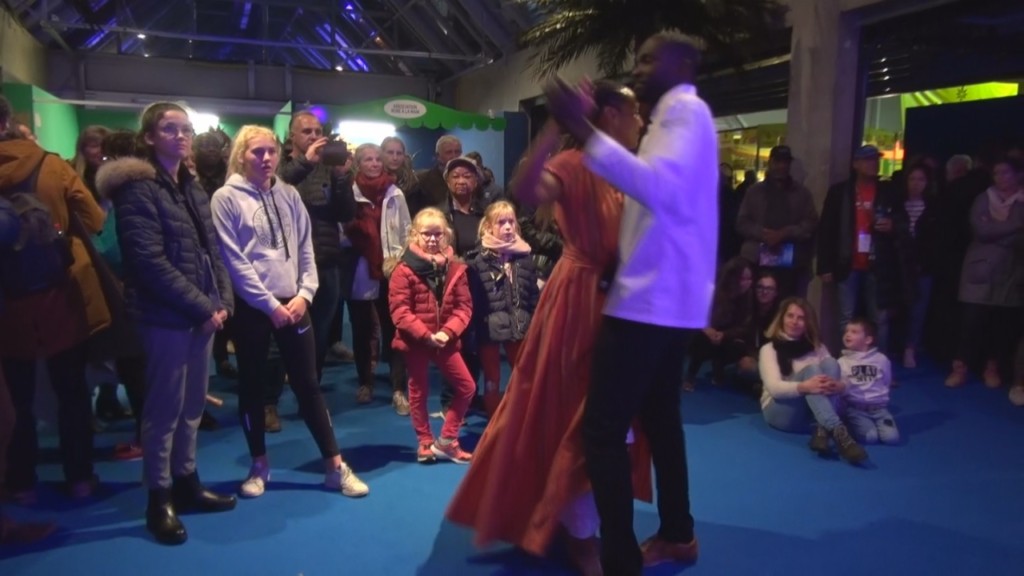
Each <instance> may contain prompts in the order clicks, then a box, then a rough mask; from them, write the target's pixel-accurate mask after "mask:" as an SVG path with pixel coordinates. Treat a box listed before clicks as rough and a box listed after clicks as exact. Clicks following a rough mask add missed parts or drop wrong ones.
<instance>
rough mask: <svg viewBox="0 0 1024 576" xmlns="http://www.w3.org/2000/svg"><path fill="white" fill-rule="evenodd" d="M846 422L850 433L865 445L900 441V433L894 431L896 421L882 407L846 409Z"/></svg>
mask: <svg viewBox="0 0 1024 576" xmlns="http://www.w3.org/2000/svg"><path fill="white" fill-rule="evenodd" d="M846 421H847V422H849V423H850V431H851V432H853V435H854V437H855V438H857V439H858V440H860V441H862V442H864V443H865V444H874V443H876V442H879V441H881V442H882V444H895V443H897V442H899V441H900V431H899V430H897V429H896V421H895V420H893V417H892V414H891V413H890V412H889V410H888V409H887V408H885V407H884V406H879V407H874V408H869V407H864V408H854V407H848V408H847V409H846Z"/></svg>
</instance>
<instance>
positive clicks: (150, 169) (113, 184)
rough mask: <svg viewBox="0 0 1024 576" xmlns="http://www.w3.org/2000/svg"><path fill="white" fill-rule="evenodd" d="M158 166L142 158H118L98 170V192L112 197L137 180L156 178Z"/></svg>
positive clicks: (100, 194)
mask: <svg viewBox="0 0 1024 576" xmlns="http://www.w3.org/2000/svg"><path fill="white" fill-rule="evenodd" d="M155 179H156V167H154V166H153V164H151V163H150V162H148V161H146V160H143V159H142V158H118V159H117V160H113V161H111V162H107V163H105V164H103V165H102V166H100V167H99V170H97V171H96V193H97V194H99V196H100V198H110V197H111V196H112V195H113V194H114V193H116V192H117V191H118V190H119V189H120V188H121V187H122V186H124V185H125V184H127V183H128V182H134V181H136V180H155Z"/></svg>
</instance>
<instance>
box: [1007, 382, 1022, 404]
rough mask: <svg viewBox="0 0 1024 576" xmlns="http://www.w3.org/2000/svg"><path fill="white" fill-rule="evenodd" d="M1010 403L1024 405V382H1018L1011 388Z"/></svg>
mask: <svg viewBox="0 0 1024 576" xmlns="http://www.w3.org/2000/svg"><path fill="white" fill-rule="evenodd" d="M1010 404H1013V405H1014V406H1024V384H1018V385H1016V386H1013V387H1011V388H1010Z"/></svg>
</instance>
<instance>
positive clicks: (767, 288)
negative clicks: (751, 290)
mask: <svg viewBox="0 0 1024 576" xmlns="http://www.w3.org/2000/svg"><path fill="white" fill-rule="evenodd" d="M775 290H777V288H775V286H762V285H760V284H758V285H757V291H758V292H775Z"/></svg>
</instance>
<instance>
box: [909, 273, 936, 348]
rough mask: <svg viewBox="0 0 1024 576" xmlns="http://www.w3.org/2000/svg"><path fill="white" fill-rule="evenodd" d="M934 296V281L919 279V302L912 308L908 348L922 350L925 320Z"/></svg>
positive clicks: (927, 277)
mask: <svg viewBox="0 0 1024 576" xmlns="http://www.w3.org/2000/svg"><path fill="white" fill-rule="evenodd" d="M931 295H932V279H931V277H930V276H921V277H920V278H918V279H917V300H915V301H914V304H913V305H912V306H911V307H910V331H909V332H908V334H907V347H908V348H913V349H914V350H920V349H921V337H922V335H923V334H924V319H925V316H926V315H927V314H928V302H929V300H931Z"/></svg>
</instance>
